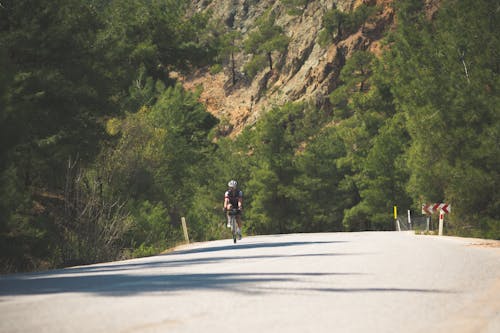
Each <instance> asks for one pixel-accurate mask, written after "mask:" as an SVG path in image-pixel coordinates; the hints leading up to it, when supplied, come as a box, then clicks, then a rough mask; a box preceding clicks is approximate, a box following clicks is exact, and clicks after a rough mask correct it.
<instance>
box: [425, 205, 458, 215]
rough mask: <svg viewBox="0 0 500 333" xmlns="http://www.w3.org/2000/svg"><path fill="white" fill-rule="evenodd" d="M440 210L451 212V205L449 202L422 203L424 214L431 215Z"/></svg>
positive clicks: (445, 212)
mask: <svg viewBox="0 0 500 333" xmlns="http://www.w3.org/2000/svg"><path fill="white" fill-rule="evenodd" d="M438 211H439V212H443V213H444V214H448V213H449V212H451V205H450V204H447V203H433V204H423V205H422V214H427V215H431V214H433V213H435V212H438Z"/></svg>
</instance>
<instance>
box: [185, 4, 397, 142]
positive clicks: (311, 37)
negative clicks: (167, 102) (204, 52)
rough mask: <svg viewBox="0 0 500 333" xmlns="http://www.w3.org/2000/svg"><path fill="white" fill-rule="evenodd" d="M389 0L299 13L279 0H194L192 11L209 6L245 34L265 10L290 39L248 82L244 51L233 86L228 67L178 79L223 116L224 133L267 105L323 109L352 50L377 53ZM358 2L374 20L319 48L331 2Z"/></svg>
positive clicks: (388, 22)
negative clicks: (197, 90) (368, 9)
mask: <svg viewBox="0 0 500 333" xmlns="http://www.w3.org/2000/svg"><path fill="white" fill-rule="evenodd" d="M392 2H393V0H334V1H331V0H329V1H327V0H317V1H315V0H310V1H308V3H307V5H306V6H305V9H303V10H302V14H301V15H290V14H289V13H288V10H287V8H286V7H285V6H284V5H283V4H282V2H281V1H278V0H262V1H258V0H213V1H209V0H199V1H195V2H194V7H195V10H197V11H204V10H209V9H210V10H212V11H213V13H214V16H215V17H214V18H216V19H218V20H220V22H224V24H226V25H227V26H230V27H231V28H232V29H236V30H238V31H240V32H241V33H242V35H243V38H245V35H246V34H247V33H248V32H249V31H251V30H252V29H253V27H254V24H255V20H256V19H257V18H258V17H260V16H261V15H262V14H263V13H264V12H265V11H266V10H269V9H271V10H273V12H274V13H275V14H276V24H277V25H279V26H281V27H282V28H283V30H284V33H285V34H286V35H287V36H288V37H289V39H290V43H289V45H288V48H287V51H286V52H285V53H284V54H273V58H274V59H275V60H276V61H277V64H276V66H275V67H274V68H273V70H272V71H271V70H269V68H265V69H263V70H262V71H261V72H259V73H258V74H257V75H256V76H255V77H254V78H253V80H249V79H248V78H245V77H244V74H243V66H244V65H245V63H246V61H248V55H247V54H244V52H240V53H238V54H236V55H235V60H236V69H237V71H238V73H239V74H241V75H239V79H238V80H237V82H236V84H235V85H233V84H232V79H231V73H230V70H229V66H225V67H227V69H226V70H224V71H223V72H220V73H218V74H215V75H212V74H210V73H209V71H208V69H207V70H206V71H200V72H197V73H192V74H190V75H189V76H188V77H180V80H181V82H183V84H184V85H185V87H186V88H188V89H194V88H195V87H196V86H200V85H201V86H202V87H203V93H202V94H201V99H200V100H201V102H202V103H204V104H205V105H206V106H207V110H208V111H209V112H211V113H212V114H214V115H215V116H216V117H218V118H220V119H224V120H226V121H227V122H228V123H229V124H228V125H227V126H226V127H227V128H226V130H224V133H222V134H223V135H226V134H231V135H236V134H238V133H239V132H240V131H241V130H242V129H243V128H244V127H245V126H247V125H250V124H252V123H254V122H255V121H256V120H257V119H258V118H259V116H260V115H261V114H262V113H263V112H266V110H269V109H270V108H271V107H272V106H275V105H283V104H284V103H286V102H291V101H310V102H312V103H315V104H316V105H317V106H319V107H328V103H329V100H328V95H329V94H330V93H331V92H332V90H334V89H335V88H336V86H337V85H338V76H339V74H340V70H341V69H342V67H343V66H344V64H345V61H346V59H348V58H349V57H350V56H351V55H352V53H353V52H354V51H356V50H369V51H371V52H374V53H375V54H378V53H379V52H380V43H379V41H380V39H381V38H382V37H383V34H384V32H386V31H387V30H388V29H390V27H391V26H392V25H393V22H394V12H393V8H392V7H391V4H392ZM362 3H365V4H368V5H377V8H378V10H377V13H376V14H375V16H374V18H372V19H371V20H370V21H369V22H367V23H366V24H364V25H363V27H362V28H360V29H359V30H358V31H357V32H354V33H352V34H350V35H349V36H345V37H343V38H342V39H341V40H338V41H337V42H336V43H334V44H330V45H329V46H325V47H322V46H320V45H319V43H318V36H319V32H320V31H321V29H322V20H323V15H324V14H325V13H326V12H327V11H329V10H331V9H332V7H333V6H335V8H337V9H338V10H340V11H343V12H350V11H352V10H355V8H357V7H358V6H359V5H361V4H362Z"/></svg>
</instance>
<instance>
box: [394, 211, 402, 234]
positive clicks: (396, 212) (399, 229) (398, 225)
mask: <svg viewBox="0 0 500 333" xmlns="http://www.w3.org/2000/svg"><path fill="white" fill-rule="evenodd" d="M394 222H396V227H397V228H398V231H401V225H400V224H399V220H398V207H397V206H396V205H394Z"/></svg>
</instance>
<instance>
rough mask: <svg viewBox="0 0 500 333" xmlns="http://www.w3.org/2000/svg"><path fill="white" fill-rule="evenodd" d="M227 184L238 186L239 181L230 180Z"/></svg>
mask: <svg viewBox="0 0 500 333" xmlns="http://www.w3.org/2000/svg"><path fill="white" fill-rule="evenodd" d="M227 186H229V187H233V188H236V186H238V182H236V180H230V181H229V183H227Z"/></svg>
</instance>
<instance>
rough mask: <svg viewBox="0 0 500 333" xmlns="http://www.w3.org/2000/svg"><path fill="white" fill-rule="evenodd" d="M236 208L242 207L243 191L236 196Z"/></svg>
mask: <svg viewBox="0 0 500 333" xmlns="http://www.w3.org/2000/svg"><path fill="white" fill-rule="evenodd" d="M238 209H243V193H242V192H241V191H240V195H239V196H238Z"/></svg>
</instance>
